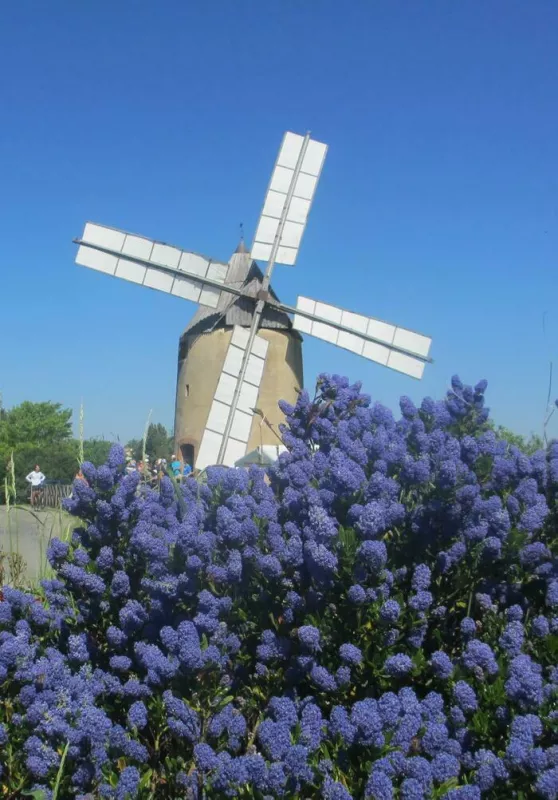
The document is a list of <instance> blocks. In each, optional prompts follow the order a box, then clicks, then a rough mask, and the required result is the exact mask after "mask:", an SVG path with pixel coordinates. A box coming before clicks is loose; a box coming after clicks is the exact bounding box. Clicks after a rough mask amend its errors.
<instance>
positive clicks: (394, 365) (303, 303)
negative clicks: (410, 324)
mask: <svg viewBox="0 0 558 800" xmlns="http://www.w3.org/2000/svg"><path fill="white" fill-rule="evenodd" d="M296 311H297V312H298V313H295V315H294V321H293V327H294V328H296V330H299V331H300V332H301V333H308V334H309V335H310V336H315V337H316V338H318V339H323V340H324V341H326V342H331V344H335V345H337V347H342V348H344V349H345V350H350V351H351V352H352V353H356V354H357V355H359V356H363V358H368V359H370V360H371V361H375V362H376V363H377V364H382V365H383V366H384V367H389V368H390V369H393V370H396V371H397V372H402V373H404V374H405V375H410V376H411V377H412V378H422V374H423V372H424V365H425V362H427V361H428V360H429V358H428V353H429V350H430V345H431V343H432V339H430V338H429V337H428V336H423V335H422V334H420V333H415V332H414V331H409V330H407V329H406V328H400V327H398V326H397V325H391V324H390V323H388V322H382V321H381V320H379V319H375V318H374V317H364V316H362V315H361V314H354V313H353V312H352V311H345V310H344V309H342V308H337V306H332V305H328V304H326V303H321V302H320V301H319V300H312V299H311V298H310V297H298V298H297V303H296Z"/></svg>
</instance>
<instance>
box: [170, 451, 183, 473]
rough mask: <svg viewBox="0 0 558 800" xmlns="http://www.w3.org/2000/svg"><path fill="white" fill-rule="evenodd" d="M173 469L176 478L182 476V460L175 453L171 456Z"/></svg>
mask: <svg viewBox="0 0 558 800" xmlns="http://www.w3.org/2000/svg"><path fill="white" fill-rule="evenodd" d="M171 469H172V474H173V475H174V477H175V478H180V474H181V469H180V461H179V460H178V459H177V457H176V456H175V455H174V453H173V454H172V456H171Z"/></svg>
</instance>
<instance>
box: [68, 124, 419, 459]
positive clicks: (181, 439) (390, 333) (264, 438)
mask: <svg viewBox="0 0 558 800" xmlns="http://www.w3.org/2000/svg"><path fill="white" fill-rule="evenodd" d="M326 151H327V147H326V145H325V144H322V143H321V142H317V141H314V140H313V139H311V138H310V136H309V135H308V134H307V135H306V136H299V135H297V134H294V133H290V132H288V133H286V134H285V136H284V138H283V142H282V144H281V148H280V150H279V155H278V157H277V161H276V162H275V167H274V170H273V172H272V175H271V180H270V183H269V187H268V190H267V194H266V196H265V201H264V206H263V209H262V213H261V215H260V219H259V222H258V227H257V229H256V235H255V237H254V242H253V244H252V248H251V251H250V252H247V250H246V248H245V247H244V244H243V243H242V244H241V245H240V246H239V247H238V248H237V251H236V253H234V255H233V256H232V258H231V260H230V262H228V263H225V262H221V261H216V260H214V259H211V258H207V257H206V256H202V255H198V254H197V253H192V252H189V251H186V250H181V249H179V248H177V247H172V246H170V245H167V244H164V243H163V242H157V241H154V240H152V239H146V238H144V237H142V236H136V235H134V234H130V233H125V232H124V231H120V230H117V229H116V228H108V227H105V226H103V225H96V224H94V223H91V222H88V223H87V224H86V225H85V230H84V233H83V237H82V238H81V239H76V240H74V241H75V242H76V244H78V245H79V249H78V253H77V257H76V262H77V263H78V264H81V265H83V266H85V267H90V268H91V269H95V270H98V271H100V272H104V273H106V274H108V275H112V276H114V277H117V278H123V279H124V280H127V281H131V282H133V283H138V284H141V285H142V286H147V287H148V288H150V289H158V290H159V291H162V292H167V293H168V294H172V295H174V296H175V297H182V298H184V299H186V300H192V301H193V302H195V303H198V304H199V306H200V308H199V309H198V311H197V312H196V314H195V315H194V317H193V319H192V321H191V322H190V324H189V325H188V327H187V328H186V330H185V331H184V333H183V334H182V337H181V339H180V352H179V364H178V381H177V394H176V406H175V436H176V443H177V445H178V447H179V448H180V451H181V453H182V455H183V456H184V458H185V459H186V460H187V461H188V462H189V463H191V464H192V465H193V466H195V467H196V468H197V469H205V467H207V466H210V465H212V464H225V465H227V466H232V465H234V464H235V463H236V462H237V461H239V460H240V459H241V458H243V457H244V456H245V454H246V452H247V450H248V448H255V447H257V446H258V445H260V444H276V443H277V437H276V434H275V433H274V429H275V430H277V425H278V423H279V422H280V421H281V413H280V411H279V409H278V408H277V402H278V401H279V400H280V399H285V400H288V401H290V402H294V401H295V399H296V393H297V390H298V389H299V388H300V387H301V386H302V352H301V337H300V333H299V331H300V332H302V333H307V334H309V335H311V336H315V337H317V338H318V339H323V340H325V341H327V342H330V343H331V344H334V345H336V346H338V347H342V348H344V349H346V350H349V351H350V352H352V353H357V354H358V355H360V356H363V358H367V359H370V360H371V361H375V362H376V363H378V364H382V365H383V366H386V367H389V368H390V369H394V370H397V371H398V372H402V373H404V374H406V375H410V376H411V377H414V378H421V377H422V374H423V371H424V365H425V364H426V363H427V362H429V361H430V360H431V359H430V358H429V357H428V352H429V350H430V345H431V339H430V338H429V337H427V336H423V335H422V334H419V333H414V332H413V331H410V330H408V329H406V328H401V327H399V326H397V325H393V324H391V323H387V322H383V321H381V320H378V319H375V318H374V317H367V316H363V315H362V314H355V313H353V312H352V311H346V310H344V309H342V308H338V307H337V306H332V305H329V304H327V303H323V302H320V301H318V300H313V299H312V298H309V297H300V296H299V297H298V299H297V304H296V307H292V306H288V305H285V303H281V302H280V301H279V300H278V298H277V296H276V295H275V293H274V292H273V290H272V288H271V275H272V272H273V269H274V267H275V264H276V263H277V264H284V265H287V266H294V264H295V262H296V259H297V256H298V250H299V248H300V243H301V240H302V236H303V233H304V230H305V228H306V221H307V219H308V214H309V213H310V209H311V206H312V201H313V198H314V194H315V191H316V187H317V185H318V180H319V178H320V174H321V171H322V166H323V163H324V160H325V156H326ZM256 260H259V261H264V262H266V263H267V266H266V268H265V271H264V272H262V271H261V270H260V268H259V267H258V265H257V264H256ZM353 279H354V280H357V277H356V276H353ZM291 317H292V320H291ZM262 419H263V420H264V423H269V424H270V426H268V425H267V424H264V425H262V424H261V422H262Z"/></svg>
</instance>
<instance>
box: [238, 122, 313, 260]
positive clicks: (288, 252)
mask: <svg viewBox="0 0 558 800" xmlns="http://www.w3.org/2000/svg"><path fill="white" fill-rule="evenodd" d="M326 152H327V145H325V144H322V142H316V141H315V140H314V139H308V141H306V137H304V136H299V135H298V134H296V133H291V132H290V131H289V132H287V133H286V134H285V136H284V137H283V142H282V144H281V148H280V150H279V155H278V156H277V161H276V162H275V167H274V169H273V172H272V175H271V180H270V182H269V187H268V190H267V194H266V196H265V201H264V206H263V209H262V213H261V216H260V219H259V222H258V227H257V229H256V235H255V237H254V243H253V245H252V251H251V252H252V258H255V259H260V260H263V261H268V259H269V258H270V257H271V254H272V248H273V244H274V242H275V237H276V236H277V233H278V230H279V225H280V222H281V217H282V216H283V211H284V210H285V205H286V204H287V208H286V218H285V221H284V225H283V229H282V231H281V238H280V240H279V243H278V245H279V246H278V248H277V253H276V255H275V261H276V262H277V263H278V264H287V265H290V266H293V265H294V264H295V262H296V258H297V255H298V250H299V247H300V242H301V240H302V235H303V233H304V229H305V228H306V221H307V219H308V214H309V213H310V208H311V207H312V200H313V198H314V194H315V192H316V187H317V185H318V180H319V178H320V173H321V171H322V167H323V164H324V160H325V157H326ZM293 180H294V185H293Z"/></svg>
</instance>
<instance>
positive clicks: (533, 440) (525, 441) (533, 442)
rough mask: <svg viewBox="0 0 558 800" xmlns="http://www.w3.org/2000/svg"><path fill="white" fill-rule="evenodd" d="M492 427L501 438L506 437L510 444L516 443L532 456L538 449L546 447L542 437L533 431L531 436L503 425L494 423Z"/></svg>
mask: <svg viewBox="0 0 558 800" xmlns="http://www.w3.org/2000/svg"><path fill="white" fill-rule="evenodd" d="M491 427H492V430H493V431H494V432H495V433H496V435H497V436H498V438H499V439H505V440H506V441H507V442H509V444H513V445H515V447H518V448H519V449H520V450H521V451H522V452H523V453H525V454H526V455H528V456H532V455H533V453H536V452H537V450H541V449H542V448H544V442H543V440H542V438H541V437H540V436H538V435H537V434H535V433H531V434H530V435H529V437H526V436H521V434H519V433H514V432H513V431H510V429H509V428H505V427H504V426H503V425H492V426H491Z"/></svg>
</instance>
